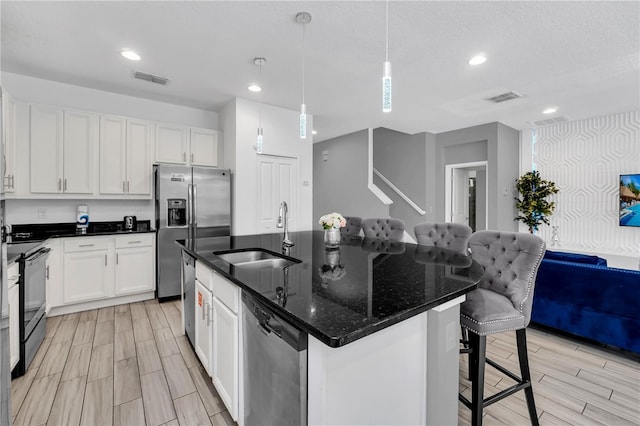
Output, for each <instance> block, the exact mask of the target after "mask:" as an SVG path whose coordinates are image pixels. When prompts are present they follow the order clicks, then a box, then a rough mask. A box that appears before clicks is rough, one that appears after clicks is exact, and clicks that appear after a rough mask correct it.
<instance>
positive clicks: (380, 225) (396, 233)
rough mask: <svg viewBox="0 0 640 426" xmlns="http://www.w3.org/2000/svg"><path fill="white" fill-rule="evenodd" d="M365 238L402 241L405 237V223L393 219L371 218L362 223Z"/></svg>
mask: <svg viewBox="0 0 640 426" xmlns="http://www.w3.org/2000/svg"><path fill="white" fill-rule="evenodd" d="M362 231H363V232H364V236H365V238H377V239H380V240H391V241H401V240H402V237H403V236H404V222H403V221H402V220H400V219H394V218H392V217H387V218H370V219H365V220H363V221H362Z"/></svg>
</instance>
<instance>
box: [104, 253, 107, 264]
mask: <svg viewBox="0 0 640 426" xmlns="http://www.w3.org/2000/svg"><path fill="white" fill-rule="evenodd" d="M104 266H107V255H106V254H105V255H104Z"/></svg>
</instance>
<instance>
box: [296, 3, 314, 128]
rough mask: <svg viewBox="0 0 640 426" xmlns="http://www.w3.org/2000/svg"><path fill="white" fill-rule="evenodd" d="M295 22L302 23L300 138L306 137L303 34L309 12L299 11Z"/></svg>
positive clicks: (309, 17) (309, 19)
mask: <svg viewBox="0 0 640 426" xmlns="http://www.w3.org/2000/svg"><path fill="white" fill-rule="evenodd" d="M296 22H298V23H299V24H302V105H300V122H299V125H298V127H299V130H300V139H306V138H307V104H305V103H304V71H305V70H304V65H305V64H304V62H305V61H304V60H305V57H304V53H305V50H304V41H305V40H304V36H305V28H306V25H307V24H308V23H309V22H311V14H310V13H309V12H299V13H298V14H297V15H296Z"/></svg>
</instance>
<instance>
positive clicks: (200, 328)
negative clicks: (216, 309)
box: [195, 279, 213, 376]
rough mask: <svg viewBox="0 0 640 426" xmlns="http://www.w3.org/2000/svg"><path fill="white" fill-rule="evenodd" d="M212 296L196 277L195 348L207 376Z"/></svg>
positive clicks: (209, 368)
mask: <svg viewBox="0 0 640 426" xmlns="http://www.w3.org/2000/svg"><path fill="white" fill-rule="evenodd" d="M212 302H213V297H212V296H211V292H210V291H209V289H208V288H207V287H205V286H204V285H203V284H202V283H201V282H200V281H198V280H197V279H196V301H195V304H196V309H195V312H196V314H195V316H196V318H195V334H196V342H195V350H196V355H198V358H199V359H200V362H201V363H202V366H203V367H204V369H205V370H206V371H207V373H208V374H209V376H211V373H212V368H211V367H212V360H211V354H212V346H211V345H212V343H213V335H212V328H213V327H212V321H213V314H212V312H211V311H212V310H213V306H212Z"/></svg>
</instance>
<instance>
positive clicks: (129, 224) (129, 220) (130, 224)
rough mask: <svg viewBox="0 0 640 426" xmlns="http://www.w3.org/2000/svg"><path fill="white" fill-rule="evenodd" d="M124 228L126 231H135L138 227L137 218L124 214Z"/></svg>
mask: <svg viewBox="0 0 640 426" xmlns="http://www.w3.org/2000/svg"><path fill="white" fill-rule="evenodd" d="M124 229H125V230H127V231H135V230H136V229H138V219H137V218H136V217H135V216H125V217H124Z"/></svg>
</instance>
